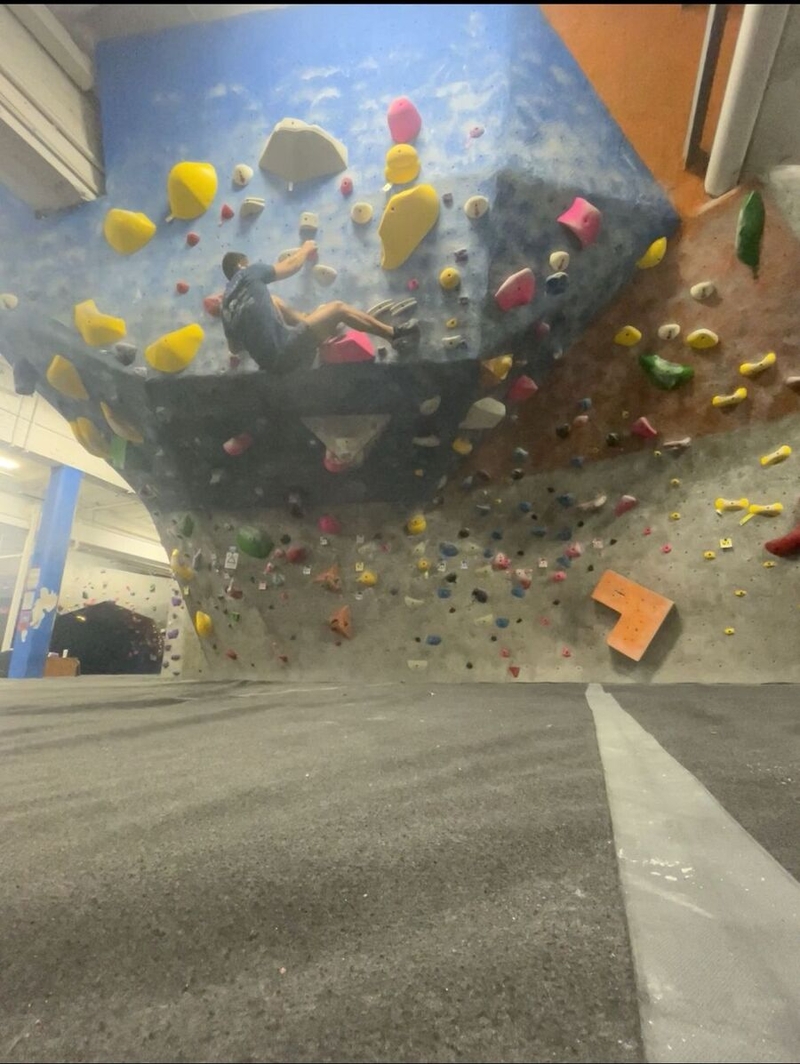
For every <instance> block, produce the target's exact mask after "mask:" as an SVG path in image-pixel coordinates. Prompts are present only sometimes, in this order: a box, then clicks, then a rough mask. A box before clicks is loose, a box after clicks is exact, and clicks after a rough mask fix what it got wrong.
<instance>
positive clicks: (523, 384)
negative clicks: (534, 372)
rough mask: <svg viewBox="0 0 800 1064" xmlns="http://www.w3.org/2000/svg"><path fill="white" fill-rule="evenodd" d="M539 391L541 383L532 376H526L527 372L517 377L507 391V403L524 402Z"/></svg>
mask: <svg viewBox="0 0 800 1064" xmlns="http://www.w3.org/2000/svg"><path fill="white" fill-rule="evenodd" d="M538 391H539V385H538V384H537V383H536V381H535V380H534V379H533V378H532V377H526V376H525V374H524V373H523V375H522V376H521V377H517V379H516V380H515V381H514V383H513V384H512V385H511V387H510V388H509V389H508V391H507V392H506V402H507V403H524V402H525V400H526V399H530V398H531V396H532V395H536V393H537V392H538Z"/></svg>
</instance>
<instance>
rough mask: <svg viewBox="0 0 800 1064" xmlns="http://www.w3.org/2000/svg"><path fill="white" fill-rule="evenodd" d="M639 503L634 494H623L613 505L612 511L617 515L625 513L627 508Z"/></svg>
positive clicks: (629, 508)
mask: <svg viewBox="0 0 800 1064" xmlns="http://www.w3.org/2000/svg"><path fill="white" fill-rule="evenodd" d="M638 505H639V500H638V499H637V498H636V496H635V495H623V496H622V497H621V498H620V500H619V502H618V503H617V505H616V506H615V507H614V513H615V514H616V516H617V517H619V516H620V515H621V514H625V513H627V512H628V510H632V509H633V508H634V506H638Z"/></svg>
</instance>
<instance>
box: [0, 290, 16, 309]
mask: <svg viewBox="0 0 800 1064" xmlns="http://www.w3.org/2000/svg"><path fill="white" fill-rule="evenodd" d="M0 303H2V304H3V306H4V307H5V309H6V310H16V309H17V306H18V304H19V299H18V298H17V296H15V295H14V293H13V292H0Z"/></svg>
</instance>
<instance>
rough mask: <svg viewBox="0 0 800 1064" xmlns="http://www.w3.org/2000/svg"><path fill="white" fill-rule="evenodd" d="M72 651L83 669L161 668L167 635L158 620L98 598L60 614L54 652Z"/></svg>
mask: <svg viewBox="0 0 800 1064" xmlns="http://www.w3.org/2000/svg"><path fill="white" fill-rule="evenodd" d="M64 650H68V651H69V655H70V657H73V658H78V660H79V661H80V663H81V673H82V674H83V675H84V676H86V675H92V674H98V673H106V674H107V673H126V672H127V673H130V672H135V673H147V672H160V671H161V656H162V654H163V650H164V639H163V635H162V633H161V632H160V630H159V629H158V627H157V626H156V624H155V622H154V621H152V620H150V619H149V618H148V617H142V616H141V614H139V613H134V612H133V611H132V610H126V609H124V608H123V607H122V606H117V605H116V603H114V602H98V603H97V604H96V605H94V606H84V607H83V608H82V609H79V610H73V611H72V612H71V613H62V614H60V615H59V616H58V617H56V620H55V624H54V625H53V636H52V638H51V640H50V651H51V653H57V654H61V653H62V652H63V651H64Z"/></svg>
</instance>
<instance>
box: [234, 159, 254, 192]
mask: <svg viewBox="0 0 800 1064" xmlns="http://www.w3.org/2000/svg"><path fill="white" fill-rule="evenodd" d="M252 176H253V168H252V166H248V165H247V163H237V164H236V166H234V168H233V173H232V174H231V181H232V183H233V184H234V185H236V187H237V188H244V186H245V185H247V184H249V183H250V180H251V178H252Z"/></svg>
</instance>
